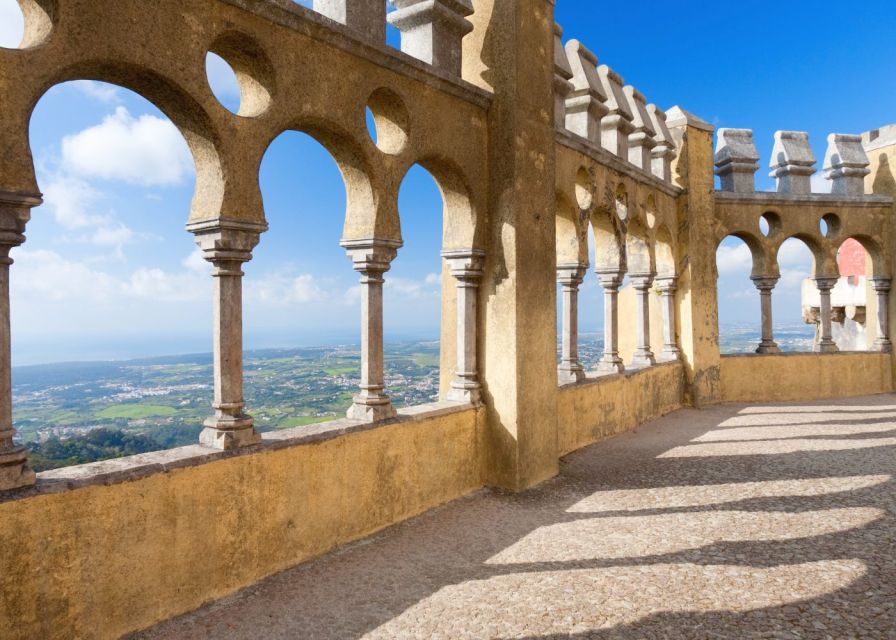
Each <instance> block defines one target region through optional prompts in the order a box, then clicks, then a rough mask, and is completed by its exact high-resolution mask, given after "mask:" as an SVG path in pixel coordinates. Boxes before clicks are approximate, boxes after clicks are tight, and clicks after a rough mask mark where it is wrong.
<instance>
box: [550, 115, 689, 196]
mask: <svg viewBox="0 0 896 640" xmlns="http://www.w3.org/2000/svg"><path fill="white" fill-rule="evenodd" d="M556 133H557V137H556V141H557V144H561V145H563V146H564V147H567V148H568V149H572V150H573V151H578V152H579V153H581V154H583V155H586V156H588V157H589V158H591V159H592V160H595V161H596V162H599V163H601V164H603V165H606V166H607V167H608V168H610V169H613V170H614V171H618V172H619V173H621V174H623V175H626V176H628V177H629V178H632V179H633V180H637V181H638V182H641V183H643V184H648V185H650V186H651V187H655V188H656V189H659V190H660V191H662V192H663V193H666V194H668V195H670V196H673V197H675V196H679V195H681V194H682V193H684V190H683V189H682V188H681V187H676V186H675V185H673V184H669V183H668V182H665V181H663V180H660V179H659V178H657V177H656V176H655V175H653V174H652V173H648V172H647V171H644V170H642V169H639V168H638V167H636V166H635V165H633V164H631V163H630V162H628V161H627V160H624V159H622V158H620V157H619V156H617V155H616V154H615V153H613V152H611V151H608V150H607V149H604V148H603V147H600V146H597V145H596V144H595V143H593V142H591V141H590V140H586V139H585V138H583V137H582V136H579V135H576V134H575V133H572V132H570V131H567V130H566V129H557V131H556Z"/></svg>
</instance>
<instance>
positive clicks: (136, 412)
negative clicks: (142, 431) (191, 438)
mask: <svg viewBox="0 0 896 640" xmlns="http://www.w3.org/2000/svg"><path fill="white" fill-rule="evenodd" d="M175 414H177V409H175V408H174V407H166V406H164V405H161V404H116V405H113V406H111V407H106V408H105V409H103V410H102V411H97V412H96V417H97V418H99V419H101V420H116V419H121V418H124V419H126V420H140V419H144V418H164V417H167V416H173V415H175Z"/></svg>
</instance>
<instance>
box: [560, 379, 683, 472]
mask: <svg viewBox="0 0 896 640" xmlns="http://www.w3.org/2000/svg"><path fill="white" fill-rule="evenodd" d="M684 384H685V380H684V370H683V368H682V365H681V364H680V363H678V362H669V363H664V364H660V365H657V366H654V367H649V368H646V369H640V370H637V371H631V372H626V373H623V374H613V375H606V376H599V377H596V378H591V379H588V380H585V381H583V382H579V383H576V384H570V385H565V386H563V387H561V388H560V390H559V392H558V394H557V417H558V420H557V422H558V435H557V438H558V448H559V450H560V455H566V454H567V453H571V452H572V451H575V450H576V449H581V448H582V447H586V446H588V445H589V444H593V443H595V442H598V441H600V440H604V439H606V438H609V437H611V436H614V435H617V434H619V433H624V432H626V431H631V430H632V429H634V428H635V427H637V426H638V425H640V424H643V423H645V422H647V421H648V420H652V419H654V418H658V417H660V416H663V415H665V414H667V413H671V412H672V411H675V410H676V409H680V408H681V407H682V403H683V398H684Z"/></svg>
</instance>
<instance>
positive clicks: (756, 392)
mask: <svg viewBox="0 0 896 640" xmlns="http://www.w3.org/2000/svg"><path fill="white" fill-rule="evenodd" d="M890 358H891V356H890V354H887V353H864V352H863V353H859V352H854V353H824V354H822V353H788V354H781V355H761V356H760V355H744V356H723V357H722V398H723V400H724V401H725V402H774V401H782V402H783V401H789V400H820V399H823V398H844V397H848V396H861V395H870V394H873V393H888V392H891V391H893V374H892V370H891V367H890Z"/></svg>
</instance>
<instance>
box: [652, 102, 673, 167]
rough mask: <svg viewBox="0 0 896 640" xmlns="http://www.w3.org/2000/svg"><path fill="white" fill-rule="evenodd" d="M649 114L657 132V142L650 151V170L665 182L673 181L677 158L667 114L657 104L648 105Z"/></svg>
mask: <svg viewBox="0 0 896 640" xmlns="http://www.w3.org/2000/svg"><path fill="white" fill-rule="evenodd" d="M647 115H649V116H650V123H651V125H652V126H653V130H654V131H655V132H656V134H655V135H654V137H653V141H654V143H655V145H654V147H653V151H651V152H650V170H651V173H653V175H655V176H656V177H657V178H659V179H660V180H662V181H664V182H669V183H671V182H672V159H673V158H675V141H674V139H673V138H672V133H671V132H670V131H669V127H668V126H666V114H665V113H664V112H663V111H662V110H661V109H659V108H658V107H657V106H656V105H655V104H649V105H647Z"/></svg>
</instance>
